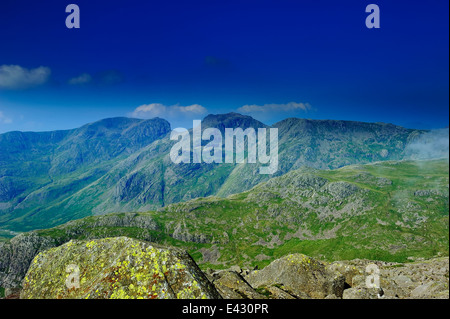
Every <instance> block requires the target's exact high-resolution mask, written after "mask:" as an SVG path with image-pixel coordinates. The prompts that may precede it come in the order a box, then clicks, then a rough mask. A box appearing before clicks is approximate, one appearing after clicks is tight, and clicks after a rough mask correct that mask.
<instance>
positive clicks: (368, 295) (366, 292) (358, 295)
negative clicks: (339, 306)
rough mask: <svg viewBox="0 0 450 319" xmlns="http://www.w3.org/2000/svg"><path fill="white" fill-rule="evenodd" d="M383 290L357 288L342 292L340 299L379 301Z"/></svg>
mask: <svg viewBox="0 0 450 319" xmlns="http://www.w3.org/2000/svg"><path fill="white" fill-rule="evenodd" d="M382 297H383V290H381V289H377V288H367V287H357V288H349V289H345V290H344V294H343V296H342V299H379V298H382Z"/></svg>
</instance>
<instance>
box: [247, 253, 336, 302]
mask: <svg viewBox="0 0 450 319" xmlns="http://www.w3.org/2000/svg"><path fill="white" fill-rule="evenodd" d="M246 279H247V281H248V282H249V283H250V285H251V286H252V287H258V288H260V287H271V286H277V285H278V286H281V287H282V290H284V291H287V292H289V293H290V294H291V295H293V296H295V297H297V298H302V299H303V298H325V297H326V296H328V295H332V294H334V295H336V296H337V297H342V294H343V291H344V285H345V277H344V276H343V275H342V274H341V273H339V272H337V271H332V270H330V269H328V268H327V267H326V265H325V264H324V263H321V262H320V261H317V260H315V259H312V258H310V257H308V256H305V255H302V254H294V255H288V256H285V257H283V258H280V259H277V260H275V261H273V262H272V263H271V264H270V265H268V266H267V267H265V268H264V269H262V270H256V271H253V272H251V273H250V274H249V275H248V276H247V278H246Z"/></svg>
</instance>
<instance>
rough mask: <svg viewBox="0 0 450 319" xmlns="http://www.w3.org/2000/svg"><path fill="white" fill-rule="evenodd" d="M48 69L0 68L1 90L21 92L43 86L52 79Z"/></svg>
mask: <svg viewBox="0 0 450 319" xmlns="http://www.w3.org/2000/svg"><path fill="white" fill-rule="evenodd" d="M50 74H51V70H50V68H48V67H44V66H41V67H38V68H35V69H27V68H24V67H21V66H20V65H1V66H0V89H6V90H19V89H26V88H31V87H35V86H39V85H42V84H44V83H46V82H47V81H48V79H49V78H50Z"/></svg>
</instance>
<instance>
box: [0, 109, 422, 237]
mask: <svg viewBox="0 0 450 319" xmlns="http://www.w3.org/2000/svg"><path fill="white" fill-rule="evenodd" d="M127 123H128V124H127ZM130 123H131V124H130ZM229 124H230V125H235V126H236V127H242V128H246V127H252V126H257V127H256V128H259V127H261V126H263V127H277V128H278V129H279V146H280V147H279V170H278V172H277V173H276V174H275V175H274V176H280V175H283V174H285V173H287V172H289V171H291V170H295V169H298V168H300V167H311V168H318V169H333V168H338V167H342V166H346V165H350V164H358V163H368V162H373V161H378V160H399V159H402V158H403V157H404V151H405V148H406V147H407V145H408V143H410V141H413V140H414V139H416V138H417V137H418V136H421V135H423V134H424V133H426V131H423V130H412V129H405V128H402V127H399V126H395V125H392V124H376V123H364V122H353V121H338V120H308V119H298V118H289V119H286V120H283V121H280V122H278V123H275V124H274V125H273V126H267V125H265V124H263V123H261V122H259V121H257V120H255V119H253V118H252V117H250V116H245V115H240V114H237V113H228V114H218V115H217V114H216V115H208V116H207V117H205V119H204V121H203V123H202V126H204V127H205V128H206V127H208V126H211V125H212V126H216V127H218V128H219V129H223V128H224V127H225V126H226V125H229ZM169 132H170V124H169V123H168V122H167V121H165V120H163V119H159V118H156V119H150V120H139V119H128V118H124V117H119V118H110V119H104V120H101V121H97V122H93V123H89V124H86V125H84V126H82V127H80V128H78V129H74V130H70V131H69V132H67V131H57V132H56V133H37V134H43V136H46V137H47V138H48V136H53V138H54V139H55V141H60V140H63V141H64V142H63V143H61V142H59V143H55V145H53V144H51V145H44V146H43V147H42V148H39V147H38V146H36V145H35V146H36V147H35V148H36V150H35V151H36V152H37V155H36V158H33V157H32V156H33V155H32V154H31V155H29V154H28V153H27V152H22V153H20V152H19V153H17V152H13V151H8V147H5V137H4V134H0V147H1V148H2V150H4V149H6V150H7V151H6V152H2V154H3V155H0V228H4V229H9V230H15V231H24V230H31V229H33V227H34V228H42V227H44V228H45V227H50V226H55V225H57V224H58V223H63V222H66V221H68V220H70V219H73V218H80V217H84V216H88V215H96V214H103V213H111V212H123V211H146V210H153V209H158V208H161V207H164V206H166V205H168V204H171V203H175V202H181V201H186V200H190V199H192V198H197V197H204V196H210V195H217V196H221V197H226V196H228V195H230V194H233V193H240V192H242V191H245V190H248V189H250V188H252V187H253V186H255V185H257V184H258V183H260V182H262V181H266V180H267V179H268V178H269V177H268V176H264V175H260V174H258V169H259V164H226V163H224V164H220V165H219V164H204V163H200V164H181V165H175V164H173V163H172V162H171V161H170V158H169V152H170V148H171V146H172V145H173V144H174V141H170V139H169V134H168V133H169ZM5 134H8V133H5ZM52 134H53V135H52ZM31 135H32V134H31ZM2 141H3V144H2ZM7 141H8V142H10V141H11V139H7ZM6 146H8V145H6ZM24 153H27V155H23V154H24ZM21 156H22V157H23V158H22V157H21ZM27 156H31V158H27Z"/></svg>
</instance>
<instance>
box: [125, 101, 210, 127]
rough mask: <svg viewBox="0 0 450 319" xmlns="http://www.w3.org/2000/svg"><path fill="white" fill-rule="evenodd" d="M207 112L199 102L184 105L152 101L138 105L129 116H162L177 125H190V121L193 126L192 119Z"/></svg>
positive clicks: (199, 117) (144, 117)
mask: <svg viewBox="0 0 450 319" xmlns="http://www.w3.org/2000/svg"><path fill="white" fill-rule="evenodd" d="M207 113H208V110H207V109H206V108H205V107H203V106H201V105H199V104H192V105H187V106H182V105H178V104H175V105H164V104H161V103H151V104H144V105H141V106H139V107H137V108H136V109H135V110H134V111H133V112H132V113H130V114H129V116H131V117H137V118H142V119H149V118H154V117H161V118H164V119H166V120H168V121H169V122H171V123H172V124H173V125H175V126H177V125H181V126H183V127H190V126H188V125H189V122H190V125H191V126H192V120H195V119H201V118H202V117H203V116H204V115H206V114H207Z"/></svg>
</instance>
